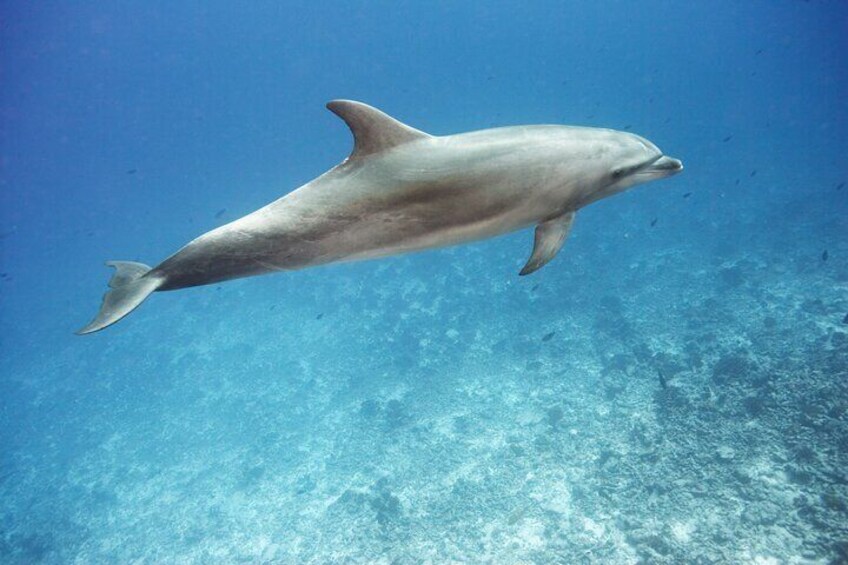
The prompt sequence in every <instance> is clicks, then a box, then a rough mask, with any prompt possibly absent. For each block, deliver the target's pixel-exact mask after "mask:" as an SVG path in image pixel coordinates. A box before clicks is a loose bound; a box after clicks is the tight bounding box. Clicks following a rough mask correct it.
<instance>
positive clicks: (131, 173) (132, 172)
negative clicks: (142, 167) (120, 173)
mask: <svg viewBox="0 0 848 565" xmlns="http://www.w3.org/2000/svg"><path fill="white" fill-rule="evenodd" d="M137 172H138V169H130V170H129V171H127V174H128V175H134V174H136V173H137Z"/></svg>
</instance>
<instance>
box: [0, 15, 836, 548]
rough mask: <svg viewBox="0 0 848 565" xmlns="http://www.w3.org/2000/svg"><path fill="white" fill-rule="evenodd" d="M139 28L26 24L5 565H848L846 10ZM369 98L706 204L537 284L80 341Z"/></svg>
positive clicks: (229, 293) (497, 247)
mask: <svg viewBox="0 0 848 565" xmlns="http://www.w3.org/2000/svg"><path fill="white" fill-rule="evenodd" d="M100 4H101V3H96V2H90V3H85V2H73V3H71V2H50V3H38V4H32V3H25V2H6V3H4V4H3V6H2V8H1V9H0V45H2V48H0V108H1V109H2V114H0V125H2V127H1V128H0V250H1V251H2V253H1V254H0V265H2V268H0V561H2V562H4V563H39V562H43V563H71V562H75V563H104V562H106V563H128V562H139V563H174V562H180V563H183V562H192V563H193V562H199V563H233V562H257V563H258V562H263V563H398V564H405V563H448V562H453V563H482V562H485V563H682V562H699V563H740V562H741V563H761V564H769V563H840V562H845V561H848V527H846V524H848V474H846V471H845V469H848V389H846V383H848V380H846V377H848V318H846V316H847V315H848V238H846V234H848V219H846V218H848V185H847V184H846V183H847V182H848V152H846V149H847V148H848V110H846V105H845V100H846V99H848V71H846V53H848V39H846V30H848V9H846V6H845V4H844V3H842V2H838V1H826V0H821V1H815V0H812V1H810V2H794V1H793V2H789V1H783V2H746V3H739V2H731V1H723V0H722V1H717V2H710V3H706V2H703V3H675V2H664V1H658V0H657V1H654V0H651V1H646V2H639V3H635V2H613V1H605V2H597V3H591V4H590V3H568V4H561V3H553V2H535V3H529V4H528V5H524V6H522V5H519V4H515V3H507V2H491V3H451V2H447V3H415V2H407V3H393V2H368V3H355V4H341V3H330V2H327V3H323V2H321V3H307V2H302V3H298V2H286V3H274V2H255V3H250V4H249V5H246V6H238V5H235V4H229V3H223V2H184V3H180V4H178V5H176V4H174V3H168V2H159V3H153V2H143V3H142V2H138V3H125V4H122V5H121V6H106V5H100ZM334 98H351V99H356V100H362V101H364V102H367V103H369V104H372V105H374V106H377V107H379V108H381V109H383V110H385V111H386V112H388V113H389V114H391V115H393V116H396V117H397V118H398V119H400V120H402V121H404V122H406V123H408V124H410V125H412V126H413V127H416V128H419V129H421V130H424V131H427V132H430V133H433V134H438V135H446V134H452V133H458V132H463V131H469V130H475V129H483V128H488V127H493V126H501V125H516V124H534V123H563V124H576V125H588V126H601V127H610V128H615V129H620V130H628V131H632V132H636V133H639V134H640V135H643V136H645V137H647V138H648V139H650V140H652V141H653V142H655V143H656V144H657V145H659V147H660V148H662V149H663V150H664V151H665V152H667V153H668V154H669V155H672V156H674V157H678V158H680V159H682V160H683V162H684V163H685V165H686V170H685V171H684V172H683V173H682V174H680V175H678V176H675V177H673V178H670V179H666V180H662V181H658V182H656V183H652V184H649V185H645V186H642V187H637V188H634V189H633V190H632V191H630V192H627V193H624V194H622V195H618V196H615V197H613V198H610V199H608V200H604V201H602V202H599V203H597V204H594V205H592V206H590V207H588V208H586V209H584V210H582V211H581V212H580V213H579V214H578V218H577V221H576V222H575V227H574V230H573V232H572V234H571V236H570V238H569V240H568V242H567V244H566V246H565V248H564V249H563V251H562V252H561V253H560V254H559V256H557V258H556V259H554V260H553V261H552V262H551V263H550V264H549V265H547V266H545V267H544V268H543V269H541V270H540V271H538V272H537V273H535V274H533V275H531V276H528V277H519V276H518V271H519V270H520V269H521V267H522V266H523V265H524V263H525V262H526V260H527V257H528V256H529V254H530V251H531V247H532V238H533V236H532V231H531V230H525V231H521V232H517V233H513V234H509V235H506V236H502V237H499V238H496V239H492V240H488V241H483V242H479V243H474V244H470V245H464V246H460V247H453V248H448V249H443V250H436V251H428V252H423V253H417V254H411V255H405V256H401V257H394V258H388V259H382V260H377V261H368V262H361V263H349V264H341V265H330V266H324V267H319V268H315V269H310V270H304V271H298V272H291V273H280V274H274V275H269V276H264V277H257V278H249V279H243V280H237V281H231V282H227V283H222V284H217V285H211V286H206V287H198V288H192V289H186V290H181V291H177V292H167V293H157V294H155V295H154V296H152V297H151V298H150V299H149V300H148V301H147V302H145V303H144V304H143V305H142V306H141V307H140V308H139V309H138V311H136V312H134V313H132V314H131V315H130V316H129V317H128V318H127V319H125V320H123V321H121V322H120V323H118V324H117V325H115V326H114V327H110V328H108V329H106V330H104V331H103V332H101V333H98V334H95V335H91V336H85V337H79V336H75V335H73V332H74V331H75V330H77V329H78V328H79V327H81V326H83V325H84V324H85V323H87V322H88V321H89V320H90V319H91V317H92V316H93V315H94V313H95V311H96V309H97V306H98V305H99V303H100V298H101V296H102V293H103V292H104V291H105V290H106V282H107V280H108V277H109V274H110V270H109V269H107V268H106V267H104V266H103V262H104V261H105V260H111V259H121V260H136V261H142V262H146V263H148V264H156V263H158V262H159V261H160V260H162V259H164V258H165V257H166V256H168V255H169V254H171V253H173V252H174V251H176V250H177V249H178V248H180V247H181V246H182V245H184V244H185V243H187V242H188V241H190V240H191V239H193V238H194V237H197V236H198V235H200V234H202V233H204V232H206V231H208V230H210V229H213V228H215V227H217V226H219V225H222V224H224V223H226V222H229V221H232V220H234V219H236V218H238V217H240V216H242V215H244V214H247V213H249V212H251V211H253V210H255V209H257V208H259V207H260V206H263V205H264V204H267V203H268V202H270V201H272V200H275V199H276V198H279V197H280V196H282V195H283V194H285V193H287V192H289V191H291V190H293V189H295V188H296V187H298V186H299V185H301V184H302V183H304V182H306V181H308V180H310V179H312V178H314V177H315V176H317V175H319V174H321V173H323V172H324V171H325V170H327V169H329V168H330V167H332V166H334V165H335V164H337V163H338V162H339V161H341V160H342V159H343V158H344V157H345V156H346V155H347V154H348V153H349V151H350V147H351V137H350V134H349V132H348V130H347V128H346V127H345V125H344V124H343V123H342V122H341V121H340V120H339V119H338V118H337V117H336V116H334V115H332V114H331V113H330V112H328V111H326V110H325V109H324V107H323V106H324V104H325V102H327V101H328V100H331V99H334Z"/></svg>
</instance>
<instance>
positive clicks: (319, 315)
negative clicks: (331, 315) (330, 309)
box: [315, 312, 324, 320]
mask: <svg viewBox="0 0 848 565" xmlns="http://www.w3.org/2000/svg"><path fill="white" fill-rule="evenodd" d="M323 317H324V313H323V312H321V313H320V314H318V315H317V316H315V319H316V320H320V319H321V318H323Z"/></svg>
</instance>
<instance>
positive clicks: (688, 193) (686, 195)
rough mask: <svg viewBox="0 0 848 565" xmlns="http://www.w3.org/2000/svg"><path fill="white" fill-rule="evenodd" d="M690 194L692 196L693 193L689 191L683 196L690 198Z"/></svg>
mask: <svg viewBox="0 0 848 565" xmlns="http://www.w3.org/2000/svg"><path fill="white" fill-rule="evenodd" d="M690 196H692V193H691V192H687V193H686V194H684V195H683V198H689V197H690Z"/></svg>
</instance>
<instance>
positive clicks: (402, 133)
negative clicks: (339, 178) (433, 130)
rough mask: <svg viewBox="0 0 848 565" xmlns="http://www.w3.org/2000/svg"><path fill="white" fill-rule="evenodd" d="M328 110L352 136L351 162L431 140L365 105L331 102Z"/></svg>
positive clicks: (345, 101) (339, 101)
mask: <svg viewBox="0 0 848 565" xmlns="http://www.w3.org/2000/svg"><path fill="white" fill-rule="evenodd" d="M327 109H329V110H330V111H331V112H333V113H334V114H336V115H337V116H338V117H340V118H341V119H343V120H344V121H345V123H346V124H347V125H348V127H349V128H350V131H351V133H353V151H352V152H351V154H350V157H348V159H351V160H352V159H358V158H361V157H365V156H367V155H372V154H374V153H379V152H380V151H385V150H386V149H391V148H392V147H397V146H398V145H403V144H404V143H409V142H410V141H415V140H416V139H424V138H428V137H430V136H429V135H428V134H426V133H424V132H423V131H419V130H417V129H415V128H411V127H409V126H408V125H406V124H403V123H401V122H399V121H397V120H396V119H394V118H393V117H391V116H389V115H388V114H384V113H383V112H381V111H380V110H378V109H377V108H373V107H371V106H369V105H368V104H363V103H362V102H355V101H353V100H332V101H330V102H328V103H327Z"/></svg>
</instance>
